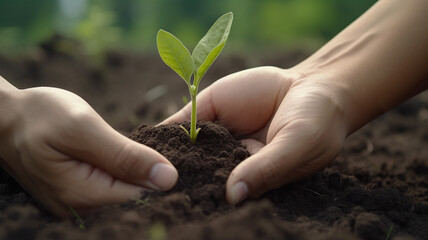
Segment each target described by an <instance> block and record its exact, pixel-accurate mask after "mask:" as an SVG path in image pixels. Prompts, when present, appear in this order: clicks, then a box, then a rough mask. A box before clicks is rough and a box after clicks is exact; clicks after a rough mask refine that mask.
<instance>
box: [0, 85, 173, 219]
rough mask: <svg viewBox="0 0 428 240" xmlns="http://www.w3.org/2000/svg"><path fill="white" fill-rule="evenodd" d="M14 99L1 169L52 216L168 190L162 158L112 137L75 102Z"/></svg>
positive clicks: (62, 94)
mask: <svg viewBox="0 0 428 240" xmlns="http://www.w3.org/2000/svg"><path fill="white" fill-rule="evenodd" d="M17 92H18V93H17V94H14V95H15V98H14V99H13V101H11V104H13V106H10V108H9V109H8V110H9V113H10V112H13V114H9V117H10V118H11V119H13V121H10V126H8V127H7V129H5V130H3V131H0V135H1V136H0V163H1V164H2V165H4V167H5V169H6V170H7V171H8V172H9V173H10V174H11V175H12V176H13V177H14V178H15V179H16V180H17V181H18V182H19V183H20V184H21V186H23V187H24V188H25V189H26V190H27V191H28V192H29V193H30V194H31V195H32V196H33V197H34V198H36V199H37V200H38V201H39V202H40V203H41V204H42V205H44V206H45V207H46V208H47V209H48V210H50V211H51V212H53V213H55V214H57V215H59V216H62V217H65V216H67V215H70V214H71V212H70V210H69V207H73V208H74V209H76V210H80V211H81V212H82V211H83V212H84V211H86V210H90V209H92V208H94V207H97V206H101V205H105V204H111V203H118V202H121V201H126V200H129V199H131V198H137V197H139V196H140V194H141V191H144V190H146V189H156V190H167V189H169V188H171V187H173V186H174V185H175V182H176V181H177V171H176V170H175V168H174V167H173V166H172V164H171V163H170V162H169V161H168V160H167V159H166V158H164V157H163V156H162V155H161V154H159V153H158V152H156V151H155V150H153V149H151V148H149V147H146V146H144V145H141V144H139V143H136V142H134V141H132V140H130V139H128V138H126V137H125V136H123V135H121V134H119V133H118V132H116V131H115V130H114V129H113V128H111V127H110V126H109V125H108V124H107V123H106V122H104V120H103V119H102V118H101V117H100V116H99V115H98V114H97V113H96V112H95V111H94V110H93V109H92V108H91V107H90V106H89V105H88V104H87V103H86V102H85V101H84V100H83V99H81V98H80V97H78V96H77V95H75V94H73V93H70V92H68V91H65V90H61V89H56V88H30V89H26V90H17ZM0 130H1V129H0Z"/></svg>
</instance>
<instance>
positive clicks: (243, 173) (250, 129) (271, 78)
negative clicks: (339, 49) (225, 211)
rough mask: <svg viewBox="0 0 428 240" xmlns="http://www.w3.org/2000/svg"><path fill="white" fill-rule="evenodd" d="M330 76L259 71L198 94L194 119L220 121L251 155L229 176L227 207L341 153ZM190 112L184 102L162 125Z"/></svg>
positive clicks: (341, 124)
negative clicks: (239, 139)
mask: <svg viewBox="0 0 428 240" xmlns="http://www.w3.org/2000/svg"><path fill="white" fill-rule="evenodd" d="M329 78H330V76H322V75H319V76H305V75H304V74H301V73H300V72H297V71H296V70H293V69H290V70H283V69H280V68H275V67H259V68H254V69H249V70H245V71H241V72H238V73H234V74H231V75H229V76H226V77H224V78H222V79H220V80H218V81H217V82H215V83H214V84H212V85H211V86H210V87H208V88H207V89H205V90H204V91H202V92H201V93H200V94H199V96H198V98H197V101H198V105H197V111H198V118H199V119H200V120H206V121H220V122H221V123H222V124H223V125H224V126H225V127H226V128H227V129H229V130H230V131H231V132H232V133H233V134H235V135H236V136H238V137H240V138H241V139H243V140H242V142H243V144H244V145H246V146H247V148H248V149H249V151H250V153H251V154H252V156H250V157H249V158H248V159H246V160H244V161H243V162H242V163H240V164H239V165H238V166H237V167H236V168H235V169H234V170H233V171H232V173H231V174H230V177H229V179H228V181H227V184H226V196H227V199H228V201H229V202H230V203H232V204H236V203H238V202H240V201H242V200H243V199H245V198H246V197H248V196H253V197H256V196H259V195H260V194H262V193H265V192H266V191H269V190H271V189H275V188H278V187H280V186H282V185H284V184H287V183H289V182H292V181H295V180H297V179H299V178H302V177H304V176H307V175H309V174H312V173H314V172H315V171H317V170H319V169H321V168H322V167H324V166H325V165H327V164H328V163H329V162H330V161H332V160H333V159H334V158H335V156H336V155H337V154H338V153H339V151H340V149H341V147H342V143H343V141H344V139H345V136H346V124H345V117H344V106H342V103H343V101H342V100H343V99H342V96H343V95H342V94H341V92H340V90H339V89H336V88H334V87H333V86H331V85H328V84H326V83H325V81H324V80H326V79H329ZM190 112H191V106H190V104H188V105H186V106H185V107H184V108H183V109H182V110H180V111H179V112H177V113H176V114H174V115H173V116H171V117H170V118H168V119H167V120H165V121H164V122H163V123H171V122H179V121H184V120H189V117H190ZM201 131H203V129H202V130H201Z"/></svg>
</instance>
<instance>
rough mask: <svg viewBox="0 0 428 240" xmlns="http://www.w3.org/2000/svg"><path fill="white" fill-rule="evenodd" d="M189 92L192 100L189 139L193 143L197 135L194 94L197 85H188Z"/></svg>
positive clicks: (195, 93) (196, 90)
mask: <svg viewBox="0 0 428 240" xmlns="http://www.w3.org/2000/svg"><path fill="white" fill-rule="evenodd" d="M189 92H190V98H191V102H192V115H191V119H190V140H191V141H192V143H193V144H195V142H196V137H197V135H198V133H197V132H196V95H197V93H198V87H196V86H195V85H192V86H190V88H189Z"/></svg>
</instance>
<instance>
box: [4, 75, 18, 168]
mask: <svg viewBox="0 0 428 240" xmlns="http://www.w3.org/2000/svg"><path fill="white" fill-rule="evenodd" d="M18 94H19V90H18V89H17V88H15V87H14V86H13V85H12V84H10V83H9V82H7V81H6V80H5V79H4V78H2V77H1V76H0V167H3V168H6V169H8V168H9V166H8V165H9V164H7V162H6V159H3V155H4V151H6V149H5V148H7V144H6V143H5V138H6V135H7V134H8V133H9V132H10V131H12V129H11V126H12V123H13V121H14V117H15V110H16V107H17V106H16V105H17V104H16V97H17V96H18ZM8 170H9V169H8Z"/></svg>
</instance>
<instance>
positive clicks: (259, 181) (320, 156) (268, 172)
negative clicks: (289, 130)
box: [226, 135, 339, 204]
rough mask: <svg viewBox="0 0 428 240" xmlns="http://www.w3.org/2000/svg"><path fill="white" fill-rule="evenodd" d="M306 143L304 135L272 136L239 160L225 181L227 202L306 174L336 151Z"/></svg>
mask: <svg viewBox="0 0 428 240" xmlns="http://www.w3.org/2000/svg"><path fill="white" fill-rule="evenodd" d="M310 143H311V142H310V140H308V138H305V139H302V138H299V137H298V136H291V135H290V136H289V137H287V136H284V137H282V138H277V139H274V140H273V141H272V142H271V143H269V144H268V145H266V146H265V147H264V148H262V149H261V150H260V151H258V152H257V153H256V154H254V155H252V156H251V157H249V158H248V159H246V160H245V161H243V162H242V163H241V164H239V165H238V166H237V167H236V168H235V169H234V170H233V171H232V173H231V175H230V176H229V179H228V181H227V184H226V198H227V200H228V202H229V203H231V204H236V203H239V202H241V201H242V200H244V199H245V198H247V197H249V196H253V197H257V196H259V195H261V194H263V193H265V192H267V191H269V190H272V189H276V188H278V187H280V186H282V185H284V184H287V183H290V182H293V181H295V180H297V179H300V178H302V177H305V176H307V175H310V174H311V173H313V172H315V171H317V170H319V169H320V168H322V167H323V166H325V165H326V164H328V162H330V161H331V160H332V159H333V158H334V157H335V155H336V154H337V152H338V151H339V150H338V149H327V150H326V148H324V146H321V147H318V146H317V145H313V146H311V144H310ZM320 145H321V143H320Z"/></svg>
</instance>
